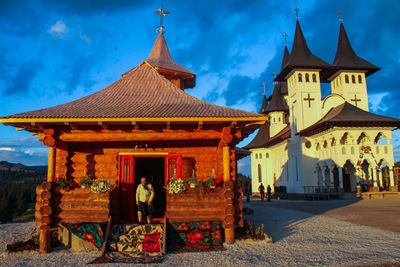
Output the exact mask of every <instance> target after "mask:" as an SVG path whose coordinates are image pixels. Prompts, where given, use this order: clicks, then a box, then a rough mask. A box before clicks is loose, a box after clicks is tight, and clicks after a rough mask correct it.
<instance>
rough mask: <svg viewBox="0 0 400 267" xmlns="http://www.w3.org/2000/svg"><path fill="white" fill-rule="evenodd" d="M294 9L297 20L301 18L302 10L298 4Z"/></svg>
mask: <svg viewBox="0 0 400 267" xmlns="http://www.w3.org/2000/svg"><path fill="white" fill-rule="evenodd" d="M294 11H295V12H296V20H299V11H300V9H299V8H298V7H297V6H296V7H295V8H294Z"/></svg>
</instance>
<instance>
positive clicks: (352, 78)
mask: <svg viewBox="0 0 400 267" xmlns="http://www.w3.org/2000/svg"><path fill="white" fill-rule="evenodd" d="M351 82H352V83H356V77H355V76H354V75H351Z"/></svg>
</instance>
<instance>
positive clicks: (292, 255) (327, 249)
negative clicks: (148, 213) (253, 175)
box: [0, 204, 400, 267]
mask: <svg viewBox="0 0 400 267" xmlns="http://www.w3.org/2000/svg"><path fill="white" fill-rule="evenodd" d="M245 206H248V207H250V208H252V209H254V211H255V214H254V215H250V216H248V218H249V219H250V220H252V221H254V222H255V223H256V224H264V226H265V228H264V231H265V232H266V233H268V234H269V235H271V236H272V239H273V240H274V243H273V244H269V243H266V242H244V241H240V242H236V243H235V244H233V245H225V246H226V248H227V250H225V251H218V252H208V253H185V254H170V255H167V256H165V259H164V261H163V263H162V264H160V265H161V266H204V267H205V266H327V265H330V266H340V265H343V266H352V265H353V266H365V265H368V266H374V265H379V264H382V263H385V264H388V265H387V266H390V265H393V264H396V265H397V264H399V265H398V266H400V233H397V232H391V231H385V230H381V229H377V228H372V227H369V226H363V225H357V224H354V223H351V222H345V221H340V220H337V219H334V218H331V217H325V216H323V215H313V214H310V213H305V212H300V211H293V210H288V209H282V208H276V207H269V206H264V205H262V206H261V205H252V204H245ZM33 225H34V224H33V223H21V224H4V225H0V253H1V254H0V266H85V264H86V263H87V262H89V261H90V260H91V259H93V258H94V257H95V256H97V255H95V254H96V253H94V252H80V253H77V252H73V253H72V252H69V251H68V250H58V251H54V252H52V253H50V254H46V255H45V254H38V253H33V252H32V253H27V254H10V255H5V254H4V253H3V252H4V246H5V243H6V242H10V241H12V240H16V239H18V238H19V239H24V238H25V237H26V236H28V235H29V234H30V232H31V231H32V229H33ZM98 266H129V264H104V265H98ZM154 266H157V265H154Z"/></svg>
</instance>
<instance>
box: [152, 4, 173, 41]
mask: <svg viewBox="0 0 400 267" xmlns="http://www.w3.org/2000/svg"><path fill="white" fill-rule="evenodd" d="M154 13H155V14H159V15H160V26H158V27H157V32H158V33H159V34H164V32H165V27H164V26H163V20H164V16H165V15H167V14H169V13H170V12H169V11H167V10H164V7H163V5H161V8H159V9H158V10H156V11H155V12H154Z"/></svg>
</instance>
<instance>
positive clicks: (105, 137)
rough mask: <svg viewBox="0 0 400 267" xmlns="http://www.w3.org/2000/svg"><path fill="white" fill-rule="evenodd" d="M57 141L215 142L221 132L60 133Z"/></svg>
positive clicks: (219, 137)
mask: <svg viewBox="0 0 400 267" xmlns="http://www.w3.org/2000/svg"><path fill="white" fill-rule="evenodd" d="M58 139H59V140H61V141H64V142H127V141H168V140H171V141H173V140H217V139H221V132H218V131H212V130H208V131H201V132H185V133H181V132H177V133H175V132H166V133H154V132H150V133H146V132H142V133H62V134H61V135H60V136H59V138H58Z"/></svg>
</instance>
